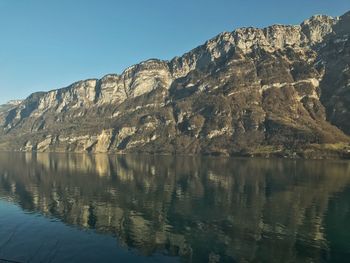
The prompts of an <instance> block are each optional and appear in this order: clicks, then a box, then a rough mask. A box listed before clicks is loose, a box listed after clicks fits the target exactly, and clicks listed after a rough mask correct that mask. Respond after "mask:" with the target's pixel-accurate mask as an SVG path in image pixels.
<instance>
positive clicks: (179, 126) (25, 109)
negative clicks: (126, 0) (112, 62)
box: [0, 13, 350, 157]
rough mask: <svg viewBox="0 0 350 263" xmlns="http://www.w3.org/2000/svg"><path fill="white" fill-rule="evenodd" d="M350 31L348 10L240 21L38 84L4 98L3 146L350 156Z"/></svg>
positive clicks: (0, 118)
mask: <svg viewBox="0 0 350 263" xmlns="http://www.w3.org/2000/svg"><path fill="white" fill-rule="evenodd" d="M349 35H350V19H349V13H347V14H344V15H343V16H341V17H339V18H332V17H329V16H322V15H317V16H313V17H311V18H310V19H308V20H305V21H304V22H303V23H301V24H300V25H273V26H270V27H267V28H263V29H259V28H240V29H237V30H235V31H233V32H224V33H221V34H219V35H218V36H216V37H214V38H213V39H210V40H208V41H207V42H206V43H204V44H203V45H201V46H199V47H197V48H195V49H193V50H192V51H190V52H188V53H186V54H184V55H183V56H181V57H176V58H174V59H172V60H171V61H161V60H157V59H150V60H147V61H144V62H142V63H140V64H137V65H134V66H131V67H129V68H127V69H126V70H125V71H124V72H122V73H121V74H120V75H117V74H110V75H106V76H105V77H103V78H102V79H89V80H84V81H79V82H76V83H74V84H72V85H70V86H68V87H66V88H62V89H58V90H53V91H49V92H39V93H34V94H32V95H30V96H29V97H28V98H27V99H25V100H24V101H22V102H19V103H17V104H13V105H11V106H3V107H0V126H1V128H0V149H6V150H22V151H75V152H147V153H173V154H174V153H190V154H194V153H201V154H224V155H235V154H239V155H242V154H244V155H246V154H248V155H269V154H270V153H274V154H277V155H280V156H285V155H290V154H292V155H293V156H294V155H295V154H296V155H298V156H302V157H305V153H306V152H308V154H309V153H310V151H311V152H313V151H314V150H320V149H321V152H322V151H323V152H327V153H328V150H329V148H327V147H328V146H329V145H330V144H332V145H333V146H332V147H331V153H330V155H332V156H334V155H335V154H338V153H339V152H341V154H340V155H341V156H343V155H344V154H346V153H347V151H348V148H347V147H348V144H349V137H348V135H349V134H350V126H349V125H350V124H349V123H350V108H349V105H350V103H349V102H350V95H349V94H350V93H349V90H350V71H349V68H350V66H349V61H350V51H349V50H350V42H349ZM325 145H326V146H325ZM334 145H336V146H334ZM321 146H322V147H321ZM310 149H311V150H310ZM338 150H341V151H338ZM316 156H317V154H316Z"/></svg>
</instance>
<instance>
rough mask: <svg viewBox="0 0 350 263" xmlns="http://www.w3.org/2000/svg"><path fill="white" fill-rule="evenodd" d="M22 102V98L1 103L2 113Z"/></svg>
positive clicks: (0, 110) (0, 111)
mask: <svg viewBox="0 0 350 263" xmlns="http://www.w3.org/2000/svg"><path fill="white" fill-rule="evenodd" d="M21 102H22V101H21V100H10V101H9V102H7V103H5V104H2V105H0V114H1V113H4V112H6V111H8V110H10V109H12V108H14V107H16V106H18V105H19V104H21Z"/></svg>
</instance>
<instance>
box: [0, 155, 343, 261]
mask: <svg viewBox="0 0 350 263" xmlns="http://www.w3.org/2000/svg"><path fill="white" fill-rule="evenodd" d="M0 258H2V259H11V260H15V261H18V262H350V162H343V161H292V160H264V159H225V158H193V157H164V156H163V157H162V156H135V155H126V156H107V155H95V156H91V155H66V154H51V155H50V154H37V155H35V154H34V155H32V154H9V153H1V154H0ZM0 262H1V261H0Z"/></svg>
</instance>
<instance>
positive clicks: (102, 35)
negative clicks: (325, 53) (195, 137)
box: [0, 0, 350, 103]
mask: <svg viewBox="0 0 350 263" xmlns="http://www.w3.org/2000/svg"><path fill="white" fill-rule="evenodd" d="M347 10H350V0H286V1H281V0H196V1H194V0H137V1H136V0H128V1H119V0H0V34H1V37H0V103H3V102H5V101H8V100H10V99H16V98H25V97H27V96H28V95H29V94H30V93H32V92H34V91H45V90H50V89H55V88H60V87H64V86H67V85H69V84H70V83H72V82H74V81H77V80H80V79H86V78H100V77H102V76H103V75H105V74H107V73H121V72H122V70H123V69H124V68H126V67H128V66H130V65H132V64H135V63H138V62H140V61H142V60H146V59H149V58H160V59H171V58H172V57H174V56H176V55H181V54H183V53H184V52H186V51H188V50H190V49H192V48H194V47H196V46H198V45H199V44H202V43H203V42H204V41H206V40H207V39H209V38H212V37H213V36H215V35H217V34H218V33H220V32H222V31H232V30H234V29H235V28H237V27H242V26H256V27H264V26H267V25H270V24H273V23H284V24H299V23H300V22H301V21H302V20H304V19H305V18H308V17H309V16H311V15H313V14H320V13H322V14H328V15H333V16H337V15H341V14H343V13H345V12H346V11H347Z"/></svg>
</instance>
